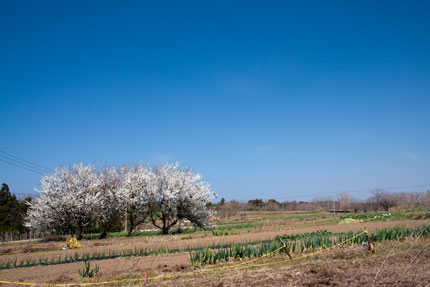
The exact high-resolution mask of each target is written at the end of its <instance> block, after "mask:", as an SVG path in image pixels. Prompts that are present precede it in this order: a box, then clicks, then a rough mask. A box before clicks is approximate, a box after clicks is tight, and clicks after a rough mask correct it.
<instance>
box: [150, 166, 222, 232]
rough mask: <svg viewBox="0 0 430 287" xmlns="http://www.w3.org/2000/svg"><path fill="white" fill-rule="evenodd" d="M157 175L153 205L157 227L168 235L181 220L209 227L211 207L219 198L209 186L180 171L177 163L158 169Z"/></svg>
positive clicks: (153, 216) (153, 221)
mask: <svg viewBox="0 0 430 287" xmlns="http://www.w3.org/2000/svg"><path fill="white" fill-rule="evenodd" d="M154 174H155V175H156V177H155V179H156V180H155V185H156V189H155V193H154V197H153V198H152V200H151V202H150V206H151V212H150V216H151V221H152V224H153V225H154V226H156V227H157V228H160V229H161V231H162V233H163V234H167V233H168V232H169V230H170V228H172V227H173V226H174V225H176V224H177V223H178V222H179V221H180V220H182V219H188V220H189V221H191V223H193V224H194V225H195V226H199V227H204V226H206V225H207V224H208V221H207V219H208V217H209V216H210V214H211V210H209V208H208V204H209V203H210V200H211V199H213V198H215V197H216V195H215V193H214V192H212V190H211V189H210V186H209V184H208V183H207V182H204V181H201V175H200V174H198V173H197V174H194V173H193V172H192V171H191V170H181V169H180V168H179V164H178V163H176V164H170V163H166V164H165V165H161V166H158V167H157V168H155V169H154Z"/></svg>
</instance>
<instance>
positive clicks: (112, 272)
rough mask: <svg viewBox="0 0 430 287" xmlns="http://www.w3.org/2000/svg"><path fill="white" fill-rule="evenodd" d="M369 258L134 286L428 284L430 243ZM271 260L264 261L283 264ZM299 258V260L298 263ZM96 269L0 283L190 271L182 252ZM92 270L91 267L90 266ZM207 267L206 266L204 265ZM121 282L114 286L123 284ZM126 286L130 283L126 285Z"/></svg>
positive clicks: (332, 255) (354, 249)
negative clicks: (90, 272)
mask: <svg viewBox="0 0 430 287" xmlns="http://www.w3.org/2000/svg"><path fill="white" fill-rule="evenodd" d="M376 250H377V253H376V254H370V253H368V252H367V251H365V250H364V249H363V248H361V247H360V246H359V245H354V246H349V247H346V248H340V249H336V250H332V251H329V252H328V253H324V254H322V255H316V256H314V257H310V258H308V259H304V260H305V261H293V262H292V263H289V262H288V263H284V264H280V265H271V266H270V267H254V268H250V269H243V270H237V271H228V272H220V273H216V274H206V275H198V276H193V277H176V278H173V279H169V280H157V281H151V282H149V283H147V284H146V285H145V284H143V283H138V284H136V285H137V286H139V285H140V286H187V287H188V286H189V287H192V286H196V287H197V286H198V287H201V286H205V287H206V286H213V287H217V286H246V287H249V286H362V285H366V286H367V285H369V286H430V239H429V238H426V239H422V240H406V241H403V242H384V243H381V244H377V246H376ZM283 259H285V257H281V256H275V257H272V258H267V259H263V260H266V261H265V262H271V261H278V260H283ZM302 260H303V259H302ZM94 263H96V264H97V265H99V267H100V272H99V273H98V275H97V276H96V278H93V279H87V280H82V279H81V278H80V277H79V273H78V270H79V269H82V268H83V263H82V262H81V263H72V264H62V265H54V266H37V267H30V268H21V269H11V270H2V271H0V278H1V280H7V281H19V282H39V283H41V282H47V283H71V282H88V281H89V282H94V281H109V280H118V279H124V278H142V277H143V276H144V273H145V272H146V273H148V275H149V276H150V277H151V276H156V275H160V274H167V275H169V274H180V273H183V272H190V271H193V270H195V269H194V268H193V267H191V266H190V262H189V259H188V254H186V253H182V254H172V255H160V256H147V257H138V258H117V259H110V260H102V261H96V262H92V264H94ZM92 266H94V265H92ZM209 268H210V267H209ZM123 285H127V284H123V283H121V284H117V285H116V286H123ZM129 285H132V284H129Z"/></svg>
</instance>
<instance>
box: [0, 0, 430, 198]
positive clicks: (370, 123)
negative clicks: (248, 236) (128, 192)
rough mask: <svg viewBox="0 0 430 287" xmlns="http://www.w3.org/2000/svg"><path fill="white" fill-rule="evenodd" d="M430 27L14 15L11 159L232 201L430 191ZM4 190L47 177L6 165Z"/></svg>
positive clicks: (424, 21) (24, 10)
mask: <svg viewBox="0 0 430 287" xmlns="http://www.w3.org/2000/svg"><path fill="white" fill-rule="evenodd" d="M429 12H430V4H429V2H428V1H355V2H354V1H295V2H289V1H279V2H273V1H260V2H254V1H212V2H209V1H116V2H113V1H43V2H38V1H20V2H18V1H1V2H0V36H1V37H0V43H1V44H0V114H1V121H0V132H1V135H2V137H1V143H0V150H1V151H4V152H7V153H10V154H13V155H15V156H18V157H20V158H23V159H26V160H28V161H31V162H35V163H38V164H40V165H43V166H46V167H48V168H52V169H53V168H55V167H56V166H58V165H62V164H71V163H74V162H81V161H82V162H84V163H92V164H97V165H98V166H103V165H104V164H106V163H108V164H111V165H120V164H122V163H133V162H144V163H150V164H157V163H164V162H165V161H179V162H181V163H182V165H183V166H187V167H190V168H192V169H194V170H195V171H198V172H201V173H202V174H203V176H204V179H205V180H207V181H209V182H210V183H211V184H212V186H213V188H214V190H215V192H216V193H217V194H218V196H219V198H221V197H225V198H226V199H239V200H248V199H251V198H257V197H258V198H263V199H268V198H279V199H288V200H293V199H297V200H309V199H312V198H313V197H315V196H307V194H318V193H331V192H337V191H343V190H357V189H372V188H377V187H397V186H410V185H422V184H430V151H429V146H430V128H429V127H430V114H429V111H430V52H429V51H430V37H429V35H430V17H428V14H429ZM0 181H2V182H6V183H8V184H9V186H10V188H11V190H12V191H13V192H16V193H32V191H33V189H34V188H35V187H37V186H38V185H39V182H40V175H38V174H35V173H32V172H29V171H26V170H24V169H20V168H17V167H14V166H11V165H9V164H7V163H4V162H0ZM426 189H430V185H429V186H424V187H416V188H410V189H405V190H409V191H423V190H426ZM368 194H369V193H368V192H359V193H352V194H351V195H354V196H357V197H360V198H364V197H366V196H367V195H368Z"/></svg>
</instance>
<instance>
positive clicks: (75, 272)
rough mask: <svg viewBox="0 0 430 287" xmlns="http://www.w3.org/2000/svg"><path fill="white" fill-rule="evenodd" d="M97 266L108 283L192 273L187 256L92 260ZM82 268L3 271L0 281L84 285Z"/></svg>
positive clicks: (79, 266)
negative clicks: (166, 273)
mask: <svg viewBox="0 0 430 287" xmlns="http://www.w3.org/2000/svg"><path fill="white" fill-rule="evenodd" d="M95 264H97V265H98V266H99V269H100V271H99V273H98V275H97V276H98V277H103V278H104V279H105V280H109V279H111V278H115V279H118V278H123V277H129V276H132V277H135V275H136V274H139V276H143V273H145V272H148V273H149V274H151V272H153V271H151V270H157V271H158V272H169V273H170V272H180V271H191V270H192V269H191V266H190V260H189V258H188V254H186V253H181V254H171V255H160V256H147V257H137V258H116V259H108V260H100V261H92V262H91V268H93V267H95ZM83 266H84V263H82V262H79V263H70V264H60V265H51V266H35V267H28V268H18V269H10V270H1V271H0V278H1V280H6V281H17V282H37V283H43V282H47V283H70V282H79V281H81V282H82V280H81V278H80V277H79V269H83Z"/></svg>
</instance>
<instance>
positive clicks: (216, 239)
mask: <svg viewBox="0 0 430 287" xmlns="http://www.w3.org/2000/svg"><path fill="white" fill-rule="evenodd" d="M422 224H430V220H428V219H426V220H403V221H386V222H363V223H351V224H331V225H318V226H311V227H301V226H300V225H294V226H284V228H283V229H280V230H272V231H263V232H254V231H253V232H251V233H248V232H246V233H243V234H239V235H228V236H212V234H211V233H210V234H209V232H207V234H208V236H207V237H205V238H202V237H201V236H202V234H191V235H192V237H193V238H192V239H187V240H183V238H186V237H188V236H189V235H188V234H185V235H173V236H172V235H167V236H145V237H134V238H109V239H105V240H96V241H86V240H83V241H80V242H81V243H82V244H83V245H84V248H80V249H71V250H61V246H63V245H64V243H61V244H59V243H57V248H58V249H57V250H55V251H45V252H35V253H20V254H5V255H2V256H1V257H0V261H5V260H15V258H17V260H18V261H19V260H25V259H36V260H37V259H38V258H40V257H42V258H48V259H50V258H51V257H54V258H57V257H58V256H59V255H61V256H65V255H70V254H72V255H73V254H74V253H75V252H78V253H88V252H102V251H105V252H107V251H108V250H116V251H118V250H130V249H134V248H135V247H136V248H144V249H158V248H166V249H174V248H186V247H206V246H211V245H216V244H232V243H237V242H252V241H258V240H267V239H272V238H274V237H275V236H277V235H280V234H293V233H304V232H313V231H316V230H325V229H326V230H330V231H331V232H346V231H351V230H352V231H357V230H364V229H365V228H366V229H368V230H374V229H381V228H385V227H391V226H398V225H406V226H409V227H414V226H418V225H422ZM50 244H52V243H50ZM36 248H37V246H36Z"/></svg>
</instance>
